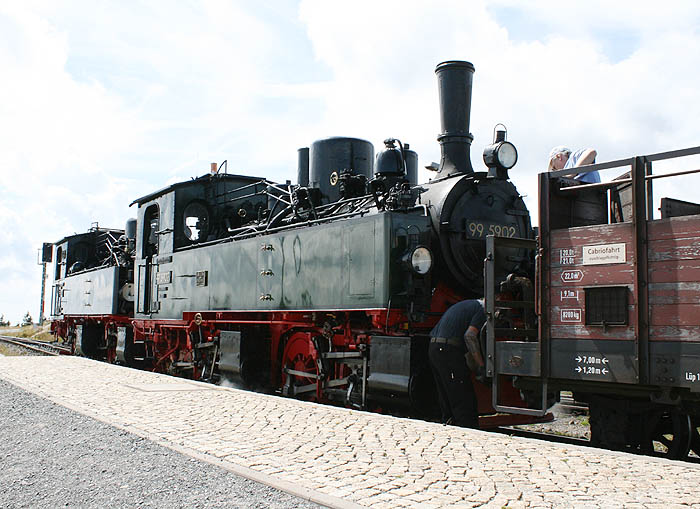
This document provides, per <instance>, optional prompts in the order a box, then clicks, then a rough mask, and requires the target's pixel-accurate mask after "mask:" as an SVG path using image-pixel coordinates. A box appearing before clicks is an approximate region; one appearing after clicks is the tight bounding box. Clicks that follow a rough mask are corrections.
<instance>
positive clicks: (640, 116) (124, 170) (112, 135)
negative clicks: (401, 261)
mask: <svg viewBox="0 0 700 509" xmlns="http://www.w3.org/2000/svg"><path fill="white" fill-rule="evenodd" d="M698 18H700V7H699V6H697V5H696V3H694V2H667V4H665V6H664V8H663V9H659V8H658V6H651V5H650V6H647V5H646V4H640V3H638V2H635V3H631V2H616V3H613V4H610V3H607V2H602V1H600V2H599V1H594V2H587V3H585V4H580V3H562V2H554V1H549V0H545V1H543V2H537V3H530V4H523V3H522V2H516V1H515V0H498V1H491V2H486V1H470V2H462V1H457V0H453V1H442V2H419V1H402V2H396V1H393V2H389V1H387V2H369V1H366V0H362V1H357V2H354V3H347V2H338V1H321V0H303V1H302V2H300V4H299V5H298V8H297V6H296V5H295V4H293V3H275V4H269V5H268V4H264V3H263V4H255V5H253V4H248V3H246V2H229V1H223V0H221V1H213V0H212V1H209V0H207V1H202V2H192V3H187V4H173V3H172V2H169V3H168V2H149V3H145V4H144V3H139V4H134V3H130V2H119V3H98V4H95V3H94V2H82V1H69V2H61V3H54V2H31V1H30V2H22V3H9V2H8V3H4V4H2V5H1V6H0V68H2V69H3V80H0V94H1V95H2V97H3V101H2V102H1V103H0V115H1V116H2V121H1V122H0V192H2V193H3V195H4V196H5V200H4V202H3V204H2V205H0V213H1V214H2V215H1V216H0V227H1V228H3V230H4V232H5V236H4V240H3V243H2V244H3V247H4V248H5V249H3V250H2V254H0V267H3V268H4V269H3V271H2V272H3V274H0V284H2V285H3V286H5V285H7V284H10V281H12V284H13V285H14V287H16V288H21V289H22V290H21V292H24V293H22V295H21V296H19V297H16V298H15V297H14V296H13V297H12V299H8V298H7V297H3V299H2V300H1V301H0V313H5V315H6V316H7V315H10V316H11V317H12V320H13V321H15V320H18V319H20V318H21V315H23V314H24V312H25V311H26V308H27V307H31V306H33V305H34V304H33V303H34V302H35V301H38V291H39V286H38V284H36V281H35V280H36V279H37V278H38V276H36V274H37V271H38V270H39V269H38V268H37V267H36V265H34V260H35V256H36V248H37V247H38V246H39V245H40V243H41V242H42V241H46V240H56V239H58V238H60V237H62V236H63V235H65V234H69V233H73V232H76V231H84V230H85V229H86V228H87V227H89V225H90V223H91V222H92V221H99V222H100V224H102V225H104V226H110V227H120V226H121V225H123V223H124V221H125V219H126V218H128V217H130V216H132V215H133V214H134V210H133V209H129V208H128V204H129V203H130V202H131V201H132V200H133V199H134V198H136V197H138V196H141V195H144V194H146V193H148V192H150V191H153V190H155V189H159V188H161V187H164V186H165V185H167V183H168V182H170V183H172V182H173V181H174V179H179V178H180V177H181V176H185V177H189V176H193V175H195V174H201V173H204V172H206V171H208V164H209V162H210V161H217V162H221V161H223V160H224V159H227V160H228V162H229V172H231V173H246V174H253V175H258V176H265V177H268V178H271V179H274V180H280V181H281V180H285V179H294V178H295V174H296V149H297V148H298V147H301V146H308V145H309V144H310V143H311V142H313V141H314V140H315V139H318V138H323V137H326V136H333V135H348V136H357V137H361V138H365V139H369V140H370V141H372V142H373V143H374V144H375V147H376V148H379V147H380V146H381V141H382V140H383V139H384V138H387V137H389V136H393V137H399V138H401V139H402V140H403V141H406V142H409V143H411V147H412V148H413V149H414V150H416V151H417V152H418V154H419V157H420V165H421V166H423V165H425V164H428V163H430V162H431V161H436V160H439V145H438V144H437V142H436V140H435V138H436V135H437V134H438V130H439V117H438V110H437V104H438V101H437V86H436V80H435V76H434V74H433V70H434V68H435V65H436V64H437V63H438V62H440V61H443V60H449V59H466V60H470V61H472V62H473V63H474V65H475V67H476V73H475V76H474V93H473V104H472V123H471V130H472V132H473V133H474V135H475V140H474V144H473V148H472V160H473V163H474V166H475V167H480V166H481V164H482V163H481V151H482V149H483V147H484V146H485V145H487V144H488V143H490V141H491V133H492V129H493V126H494V125H495V124H496V123H497V122H503V123H505V124H506V125H507V127H508V129H509V136H510V140H511V141H513V142H514V143H515V144H516V146H517V147H518V149H519V153H520V160H519V163H518V166H517V167H516V169H515V170H513V172H512V176H513V179H514V182H515V183H516V185H517V186H518V188H519V190H520V191H521V193H524V194H527V195H528V199H527V202H528V204H529V206H530V207H531V209H533V210H534V208H535V207H534V204H535V199H536V195H537V190H536V174H537V173H538V172H539V171H540V170H542V169H543V166H544V164H545V161H544V159H545V158H546V154H547V153H548V152H549V149H550V148H551V147H552V146H553V145H558V144H562V143H564V144H567V145H570V146H572V148H574V147H578V146H584V145H586V146H594V147H596V148H597V149H598V152H599V160H610V159H617V158H622V157H627V156H630V155H636V154H641V153H650V152H656V151H662V150H668V149H672V148H679V147H683V146H690V145H695V144H697V128H696V127H695V119H696V118H698V117H700V101H698V100H697V92H696V89H695V83H697V82H698V78H700V65H698V64H700V62H699V60H700V35H699V34H698V33H697V29H696V27H697V26H698ZM688 164H690V163H688ZM655 171H656V167H655ZM610 173H611V174H612V173H614V172H613V171H611V172H610ZM421 175H422V176H423V177H424V178H427V176H428V175H427V172H422V173H421ZM692 187H693V186H687V185H686V186H685V189H681V188H679V187H678V186H675V187H674V186H671V185H668V184H667V183H664V184H663V185H661V184H659V186H658V187H657V188H658V189H663V191H664V192H668V193H670V194H671V195H673V196H675V197H678V198H684V199H687V200H690V201H693V200H695V197H694V196H689V194H690V191H689V189H692ZM25 259H26V260H27V262H26V263H25V262H23V260H25ZM20 262H21V263H20ZM18 264H19V265H18ZM20 281H21V283H20ZM15 301H17V302H15ZM9 309H11V311H8V310H9ZM33 314H34V315H36V314H38V313H33Z"/></svg>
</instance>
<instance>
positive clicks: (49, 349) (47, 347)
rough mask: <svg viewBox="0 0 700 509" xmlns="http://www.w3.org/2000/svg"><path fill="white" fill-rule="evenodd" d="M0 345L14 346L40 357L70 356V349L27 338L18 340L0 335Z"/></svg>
mask: <svg viewBox="0 0 700 509" xmlns="http://www.w3.org/2000/svg"><path fill="white" fill-rule="evenodd" d="M0 343H5V344H9V345H14V346H17V347H19V348H24V349H25V350H29V351H31V352H34V353H40V354H42V355H70V354H71V349H70V348H68V347H65V346H61V345H57V344H55V343H46V342H44V341H37V340H35V339H29V338H18V337H16V336H3V335H0Z"/></svg>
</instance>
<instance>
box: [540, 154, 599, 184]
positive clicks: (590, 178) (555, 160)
mask: <svg viewBox="0 0 700 509" xmlns="http://www.w3.org/2000/svg"><path fill="white" fill-rule="evenodd" d="M596 155H597V152H596V151H595V149H592V148H581V149H578V150H577V151H576V152H571V150H570V149H568V148H566V147H564V146H559V147H554V148H553V149H552V150H550V151H549V166H548V167H547V169H548V170H549V171H552V170H565V169H568V168H577V167H579V166H584V165H586V164H593V163H595V156H596ZM574 178H575V179H576V180H580V181H581V182H586V183H588V184H595V183H598V182H600V174H599V173H598V171H597V170H593V171H588V172H584V173H579V174H578V175H576V177H574Z"/></svg>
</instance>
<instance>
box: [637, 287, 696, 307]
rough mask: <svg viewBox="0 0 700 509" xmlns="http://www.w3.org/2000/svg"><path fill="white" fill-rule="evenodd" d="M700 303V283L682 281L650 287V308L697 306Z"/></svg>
mask: <svg viewBox="0 0 700 509" xmlns="http://www.w3.org/2000/svg"><path fill="white" fill-rule="evenodd" d="M698 302H700V283H696V282H686V281H680V282H675V283H652V284H650V285H649V306H650V307H652V308H653V307H654V306H658V305H663V304H696V303H698Z"/></svg>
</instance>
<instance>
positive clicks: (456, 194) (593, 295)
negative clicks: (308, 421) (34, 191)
mask: <svg viewBox="0 0 700 509" xmlns="http://www.w3.org/2000/svg"><path fill="white" fill-rule="evenodd" d="M473 73H474V67H473V66H472V64H470V63H469V62H462V61H448V62H443V63H441V64H439V65H438V66H437V68H436V74H437V78H438V90H439V95H440V118H441V127H442V129H441V134H440V135H439V136H438V141H439V143H440V147H441V161H440V165H439V167H438V168H437V172H436V174H435V175H434V178H432V179H431V180H430V181H429V182H427V183H423V184H420V185H418V183H417V164H418V163H417V161H418V157H417V155H416V153H415V152H413V151H412V150H410V147H409V145H408V144H403V143H402V142H401V141H400V140H396V139H392V138H389V139H387V140H386V141H385V142H384V145H385V146H384V148H383V149H382V150H381V151H380V152H379V153H378V154H377V156H376V159H375V157H374V147H373V146H372V144H371V143H369V142H367V141H365V140H361V139H356V138H339V137H338V138H327V139H323V140H318V141H315V142H314V143H313V144H311V146H310V147H309V148H302V149H300V150H299V152H298V161H299V164H298V176H297V177H298V178H297V185H292V184H291V183H290V182H286V183H284V184H279V183H274V182H271V181H268V180H266V179H264V178H259V177H253V176H243V175H232V174H228V173H227V171H224V172H222V169H224V168H225V165H223V164H222V165H221V166H218V167H217V165H213V167H212V170H211V172H210V173H209V174H207V175H204V176H201V177H199V178H196V179H193V180H190V181H186V182H180V183H177V184H174V185H172V186H169V187H167V188H164V189H161V190H159V191H156V192H154V193H151V194H148V195H146V196H143V197H141V198H138V199H137V200H135V201H134V202H133V203H132V205H134V204H135V205H137V206H138V214H137V218H136V219H132V220H129V221H128V222H127V225H126V228H125V230H123V231H118V230H109V229H102V228H99V227H95V228H92V229H91V230H90V231H88V232H87V233H85V234H81V235H74V236H71V237H67V238H65V239H62V240H61V241H59V242H57V243H55V247H54V251H55V255H56V256H55V258H56V264H55V283H54V286H53V293H52V319H53V322H52V330H53V331H54V333H55V334H56V335H57V336H61V337H63V338H66V339H67V340H68V341H70V342H71V344H73V345H74V348H75V352H76V353H78V354H82V355H86V356H89V357H93V358H97V359H102V360H106V361H109V362H120V363H123V364H126V365H129V366H135V367H141V368H144V369H152V370H155V371H160V372H164V373H170V374H175V375H179V376H188V377H192V378H195V379H199V380H206V381H212V382H218V381H220V380H222V379H227V380H230V381H233V382H235V383H239V384H242V385H243V386H246V387H255V388H258V389H262V390H268V391H272V392H278V393H280V394H283V395H286V396H291V397H297V398H304V399H310V400H315V401H320V402H334V403H336V404H342V405H347V406H351V407H356V408H362V409H370V410H381V411H393V412H401V413H405V414H409V415H416V416H419V417H423V418H432V417H434V416H435V415H436V411H437V409H436V405H435V401H436V398H435V388H434V385H433V379H432V376H431V372H430V368H429V365H428V356H427V348H428V342H429V333H430V330H431V329H432V327H433V326H434V325H435V323H436V322H437V321H438V319H439V318H440V316H441V315H442V314H443V313H444V311H445V310H446V309H447V308H448V307H449V306H450V305H452V304H453V303H456V302H458V301H460V300H463V299H467V298H478V297H482V296H484V297H485V305H486V311H487V317H488V320H487V323H486V325H485V327H484V329H483V330H482V335H481V339H482V350H483V352H484V354H485V355H484V358H485V359H486V373H485V374H486V378H485V379H482V380H481V381H475V382H476V383H475V388H476V392H477V397H478V401H479V411H480V414H482V417H481V418H480V425H481V426H482V427H490V426H495V425H500V424H502V423H503V422H504V418H503V414H509V415H510V417H508V419H506V420H507V422H508V423H511V424H512V423H518V422H520V423H523V422H533V421H536V420H538V419H543V418H546V412H547V409H548V408H549V407H550V406H551V404H552V403H553V401H554V399H555V395H556V394H558V391H559V390H562V389H568V390H574V391H575V392H576V397H577V399H582V400H585V401H588V403H589V405H590V407H591V423H592V432H593V440H594V441H595V442H597V443H599V444H600V445H603V446H607V447H615V448H628V449H630V448H631V449H635V450H647V449H649V447H650V444H652V442H653V441H654V440H655V439H656V441H657V442H658V441H659V440H658V439H660V438H661V437H666V438H665V440H666V442H667V443H666V449H667V453H668V455H669V456H672V457H682V456H684V455H686V454H687V453H688V450H689V449H690V448H691V447H693V448H694V449H695V450H696V451H698V450H700V447H698V440H697V425H698V424H699V422H696V421H695V419H697V418H698V415H700V411H699V409H698V408H699V407H698V397H697V389H696V387H698V385H692V384H688V383H683V382H682V381H681V377H680V376H679V373H677V371H678V369H679V368H680V366H681V365H682V366H683V368H682V369H691V368H692V369H695V370H696V371H700V369H696V368H698V366H697V359H698V358H700V354H699V353H700V352H696V349H695V347H697V346H700V338H698V337H696V336H697V332H695V333H692V334H694V335H691V336H687V335H686V336H684V337H682V338H676V340H674V339H673V338H669V342H666V343H662V342H661V341H659V342H658V343H657V345H659V346H661V345H662V344H663V345H664V347H665V349H664V348H662V349H661V350H654V349H652V341H651V340H650V338H647V340H646V341H645V342H644V343H642V341H638V340H637V339H633V338H635V337H636V334H637V330H638V328H637V325H638V324H641V323H642V321H641V320H642V318H641V316H642V315H641V311H640V309H641V308H640V305H642V304H643V303H642V293H643V292H642V290H641V285H639V284H638V283H639V281H640V280H641V279H639V278H641V277H642V276H639V278H638V279H635V280H634V281H628V280H627V279H624V278H622V279H620V281H617V280H616V279H615V278H614V277H613V278H612V281H613V283H610V284H608V283H609V281H611V279H609V278H610V277H612V276H611V274H615V273H616V271H615V269H617V268H618V267H619V265H616V264H623V263H624V264H626V266H631V267H634V271H635V272H634V273H635V274H638V273H639V268H638V267H639V265H638V263H637V262H638V259H637V257H634V258H629V257H627V256H628V255H629V256H634V255H633V253H637V251H634V250H633V249H632V247H631V246H630V247H627V251H626V253H627V254H626V255H619V252H618V258H614V257H613V258H612V260H613V261H612V262H610V263H612V265H605V262H603V263H600V264H599V263H597V262H596V263H595V264H594V265H595V267H596V268H599V267H602V266H604V265H605V266H607V267H608V268H609V269H610V270H609V274H607V275H606V276H605V277H603V276H600V278H598V279H596V278H593V277H589V276H588V275H587V274H588V273H589V272H590V269H591V267H588V265H587V264H588V262H590V257H589V258H585V256H586V255H585V249H586V248H590V247H591V246H593V248H594V249H593V251H595V245H594V244H595V243H596V242H598V240H599V239H598V238H597V236H601V237H600V239H614V238H616V237H615V235H617V234H621V233H622V232H623V230H624V232H625V234H626V235H628V236H627V237H624V239H623V238H621V240H620V242H618V243H617V244H623V245H625V246H627V245H629V243H630V242H632V240H633V239H637V242H639V237H638V236H636V235H642V234H641V233H640V232H641V230H642V228H641V226H640V224H641V223H642V221H641V220H636V219H630V218H631V217H641V216H636V215H633V214H632V212H638V211H639V210H638V209H639V207H641V205H639V199H638V195H639V192H640V191H639V188H640V186H641V187H644V185H645V182H646V181H645V179H646V178H647V177H648V173H650V161H649V160H648V159H644V158H635V159H634V160H633V161H636V162H635V163H634V164H636V165H637V166H634V168H633V169H632V173H631V177H628V178H626V179H625V178H623V179H622V180H618V181H616V182H614V183H613V184H612V185H611V184H609V183H603V184H600V185H597V184H594V185H582V184H581V182H579V181H576V180H574V179H572V178H569V177H570V176H571V175H570V173H571V171H569V172H568V173H567V171H566V170H563V171H559V172H552V173H550V174H543V175H541V176H540V218H541V222H542V225H541V227H540V231H539V235H538V236H537V238H536V235H535V231H534V230H533V228H532V227H531V223H530V216H529V212H528V210H527V208H526V207H525V204H524V202H523V200H522V198H521V196H520V195H519V193H518V191H517V189H516V188H515V186H514V185H513V184H512V183H511V182H510V180H509V178H508V170H509V169H510V168H512V167H513V166H514V165H515V164H516V162H517V151H516V149H515V147H514V146H513V145H512V144H511V143H510V142H509V141H507V140H506V133H505V131H503V130H501V131H497V134H496V137H495V139H494V141H493V144H491V145H490V146H488V147H487V148H486V149H485V151H484V162H485V164H486V166H487V171H480V172H475V171H474V169H473V168H472V165H471V158H470V146H471V142H472V135H471V134H470V133H469V121H470V105H471V89H472V77H473ZM690 150H691V152H692V151H693V150H695V152H692V153H700V149H690ZM649 157H651V156H649ZM640 161H641V162H640ZM626 162H628V161H626V160H625V161H622V163H623V164H624V163H626ZM616 163H621V162H620V161H617V162H616ZM640 165H641V166H640ZM645 165H646V166H645ZM608 167H612V166H611V164H608V165H607V166H606V165H605V164H603V165H596V166H595V167H593V169H595V168H599V169H603V168H608ZM639 168H642V170H645V169H646V170H645V171H648V173H643V171H642V170H640V169H639ZM577 171H580V170H577ZM596 186H597V187H596ZM630 196H632V197H633V198H634V197H637V198H634V200H632V201H633V202H634V203H633V204H632V205H631V204H630V203H631V202H630V199H629V197H630ZM611 197H612V198H614V199H612V198H611ZM609 203H612V204H613V205H614V206H616V207H617V208H616V209H615V210H616V211H617V216H615V217H614V219H616V221H617V222H613V223H614V224H609V223H611V221H612V219H611V218H613V216H612V215H609V214H608V205H609ZM555 206H556V207H555ZM688 207H691V208H692V204H687V205H686V209H684V210H686V211H687V210H688ZM679 208H682V207H680V206H678V204H676V206H675V209H674V210H678V209H679ZM695 213H697V212H695ZM603 216H605V217H603ZM689 217H690V218H692V216H687V217H683V218H673V219H672V221H673V220H680V221H690V222H689V223H688V228H687V230H688V232H690V231H693V227H694V225H695V226H699V227H700V219H697V218H695V219H688V218H689ZM692 221H696V222H697V223H698V224H695V223H692ZM645 224H646V222H645ZM684 224H685V223H684ZM603 225H604V226H603ZM605 228H609V229H610V232H608V230H605ZM628 230H633V231H634V232H637V233H635V234H634V235H632V233H630V231H628ZM644 231H645V232H646V228H645V229H644ZM663 231H664V232H666V230H663ZM671 231H674V230H673V228H671ZM684 231H685V230H684ZM694 231H696V232H697V231H700V228H696V229H695V230H694ZM584 232H589V233H584ZM586 235H588V236H586ZM664 235H667V236H668V233H664ZM688 235H691V234H690V233H688ZM691 236H692V235H691ZM697 236H700V235H697V234H696V237H697ZM584 237H585V238H586V239H588V240H586V241H585V242H584V243H583V244H582V243H581V242H580V239H581V238H584ZM606 242H608V244H605V245H604V246H603V247H601V248H600V249H602V250H603V251H606V252H607V250H608V249H614V247H615V246H613V244H616V243H613V242H612V240H608V241H606ZM587 243H589V244H590V245H589V244H587ZM639 246H641V244H637V247H638V248H639V249H641V247H639ZM616 247H617V248H620V246H616ZM620 249H622V248H620ZM560 251H561V252H560ZM622 251H623V253H624V252H625V250H624V249H622ZM639 252H641V251H639ZM559 255H561V260H559V258H557V257H558V256H559ZM623 258H624V261H620V260H622V259H623ZM565 259H566V260H565ZM562 260H563V261H562ZM587 260H588V262H587ZM606 260H608V261H609V259H606ZM564 262H566V263H568V264H569V265H571V267H568V265H567V266H566V268H563V267H564V265H566V264H565V263H564ZM569 262H570V263H569ZM693 263H696V264H697V263H698V262H693ZM562 264H564V265H562ZM592 266H593V265H592ZM573 267H576V268H573ZM627 269H629V267H627ZM630 270H631V269H630ZM698 270H700V269H698ZM567 271H568V272H567ZM576 271H578V272H576ZM627 272H629V270H627V271H626V272H625V273H627ZM579 273H580V274H581V276H580V278H579ZM565 274H574V275H575V276H576V277H573V276H567V275H565ZM601 274H602V273H601ZM568 277H573V279H572V280H567V278H568ZM635 277H637V276H635ZM606 278H608V279H606ZM583 279H586V281H585V284H589V283H591V284H594V287H591V288H589V287H588V286H583V283H582V284H579V283H581V282H582V280H583ZM611 285H612V286H611ZM598 287H600V288H598ZM558 291H561V293H557V292H558ZM630 295H631V298H630ZM696 302H697V301H696ZM565 304H566V305H565ZM611 306H612V308H614V309H615V313H617V314H616V315H614V316H613V315H611V314H610V311H609V309H608V308H609V307H611ZM646 309H647V311H648V309H649V308H648V307H647V308H646ZM635 313H637V314H635ZM623 316H624V317H627V318H629V316H634V317H637V318H635V319H638V320H639V321H637V322H635V323H634V324H631V322H630V321H629V320H628V321H624V323H625V324H627V327H626V328H622V325H623V322H622V321H620V320H621V319H622V317H623ZM695 316H696V317H697V316H700V313H698V314H697V315H695ZM613 318H614V319H615V320H617V321H615V320H613ZM689 319H690V320H691V321H692V320H695V322H694V323H695V325H697V323H696V322H697V318H692V317H691V318H689ZM647 332H648V330H647ZM647 336H648V334H647ZM688 337H690V338H691V339H688ZM674 341H675V342H674ZM678 341H681V342H680V343H679V342H678ZM629 345H632V346H633V347H634V348H632V349H629V348H627V347H628V346H629ZM644 349H646V350H644ZM631 356H632V357H631ZM635 356H636V357H635ZM577 357H578V358H579V359H584V360H583V361H581V360H579V361H577V360H576V358H577ZM642 358H644V359H645V360H644V361H643V362H642V361H641V360H640V359H642ZM662 358H663V359H666V360H665V361H663V363H662V362H661V361H658V360H657V361H652V360H653V359H662ZM599 359H600V362H601V363H603V359H605V365H604V366H603V365H602V364H601V365H599V363H598V360H599ZM589 360H590V362H588V361H589ZM635 362H636V364H634V366H633V367H630V366H632V364H633V363H635ZM655 362H657V364H655ZM674 362H677V364H675V365H673V363H674ZM572 363H573V364H572ZM662 365H663V366H664V367H665V368H667V370H666V371H663V370H661V371H659V369H660V368H659V366H662ZM576 368H579V371H577V370H576ZM589 368H593V369H592V370H591V371H590V372H589ZM655 368H656V370H655ZM668 368H671V369H668ZM603 369H604V370H605V371H606V372H605V373H603V371H602V370H603ZM582 370H585V371H583V373H581V371H582ZM662 374H663V376H662ZM635 377H636V378H635ZM654 377H656V378H654ZM699 384H700V382H699ZM622 402H624V404H623V403H622ZM650 416H653V419H651V420H650ZM684 419H685V420H684ZM643 420H646V421H648V422H653V423H656V424H655V425H653V426H651V427H649V426H647V428H649V429H648V430H646V431H645V432H644V433H641V434H640V432H639V431H638V430H639V429H640V428H639V426H637V425H636V424H637V423H639V422H641V421H643ZM669 426H671V428H672V430H671V432H670V433H669V432H668V427H669ZM684 426H685V427H684ZM645 429H646V428H645ZM679 429H680V431H678V430H679ZM674 430H675V431H674ZM669 435H670V436H671V437H672V438H671V439H668V438H667V437H668V436H669Z"/></svg>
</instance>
